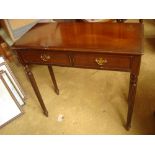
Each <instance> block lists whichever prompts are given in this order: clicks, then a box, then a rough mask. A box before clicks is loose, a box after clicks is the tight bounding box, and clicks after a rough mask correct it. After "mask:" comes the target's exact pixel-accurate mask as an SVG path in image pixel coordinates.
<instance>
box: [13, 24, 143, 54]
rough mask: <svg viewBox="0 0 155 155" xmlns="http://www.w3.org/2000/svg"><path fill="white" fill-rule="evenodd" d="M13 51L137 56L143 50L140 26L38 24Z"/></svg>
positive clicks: (16, 43) (14, 46)
mask: <svg viewBox="0 0 155 155" xmlns="http://www.w3.org/2000/svg"><path fill="white" fill-rule="evenodd" d="M12 48H13V49H47V50H55V51H59V50H63V51H81V52H82V51H84V52H87V51H88V52H95V51H97V52H105V53H118V54H119V53H123V54H138V55H139V54H142V51H143V49H142V48H143V25H142V24H140V23H101V22H99V23H88V22H79V23H78V22H66V23H49V24H37V25H36V26H34V27H33V28H32V29H31V30H30V31H28V32H27V33H26V34H25V35H23V36H22V37H21V38H20V39H19V40H17V41H16V42H15V43H14V45H13V46H12Z"/></svg>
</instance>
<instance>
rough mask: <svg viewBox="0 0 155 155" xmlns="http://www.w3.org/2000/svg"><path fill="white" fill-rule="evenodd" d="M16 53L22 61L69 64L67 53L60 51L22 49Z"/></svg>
mask: <svg viewBox="0 0 155 155" xmlns="http://www.w3.org/2000/svg"><path fill="white" fill-rule="evenodd" d="M18 54H19V55H20V57H21V58H22V60H23V62H24V63H32V64H52V65H60V66H71V64H70V59H69V57H68V55H67V54H64V53H60V52H53V51H39V50H34V51H28V50H24V51H20V52H19V53H18Z"/></svg>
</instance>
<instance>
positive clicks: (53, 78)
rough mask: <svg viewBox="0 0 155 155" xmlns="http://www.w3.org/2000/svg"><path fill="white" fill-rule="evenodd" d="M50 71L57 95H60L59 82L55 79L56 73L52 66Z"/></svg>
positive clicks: (49, 66) (49, 67) (49, 68)
mask: <svg viewBox="0 0 155 155" xmlns="http://www.w3.org/2000/svg"><path fill="white" fill-rule="evenodd" d="M48 70H49V72H50V75H51V79H52V81H53V84H54V90H55V92H56V94H57V95H59V89H58V86H57V82H56V79H55V76H54V72H53V69H52V66H51V65H48Z"/></svg>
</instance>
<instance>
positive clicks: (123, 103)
mask: <svg viewBox="0 0 155 155" xmlns="http://www.w3.org/2000/svg"><path fill="white" fill-rule="evenodd" d="M133 21H134V22H135V20H133ZM129 22H132V21H129ZM136 22H137V21H136ZM144 26H145V42H144V53H145V54H144V55H143V57H142V63H141V70H140V75H139V82H138V88H137V95H136V100H135V109H134V114H133V120H132V128H131V129H130V131H126V130H125V128H124V126H123V124H124V123H125V121H126V114H127V94H128V86H129V73H123V72H113V71H97V70H91V69H75V68H63V67H53V68H54V72H55V76H56V79H57V83H58V87H59V90H60V95H59V96H58V95H56V94H55V92H54V90H53V84H52V82H51V79H50V76H49V73H48V70H47V67H45V66H39V67H38V66H35V65H33V66H32V71H33V73H34V76H35V77H36V81H37V83H38V85H39V88H40V91H41V94H42V96H43V99H44V101H45V104H46V106H47V109H48V111H49V117H48V118H47V117H45V116H44V115H43V114H42V110H41V108H40V105H39V103H38V100H37V98H36V96H35V94H34V92H33V89H32V87H31V85H30V82H29V80H28V79H27V77H26V76H25V73H24V69H23V67H22V66H21V65H20V64H19V63H18V62H17V61H16V62H15V63H14V62H12V63H9V65H10V67H11V69H12V71H13V72H14V74H15V75H16V77H17V79H18V80H19V82H20V83H21V86H22V88H23V89H24V91H25V93H26V96H27V99H26V104H25V105H24V106H23V111H24V114H23V115H22V116H20V117H19V118H17V119H16V120H14V121H12V122H11V123H9V124H8V125H6V126H5V127H3V128H1V129H0V134H1V135H3V134H5V135H6V134H15V135H17V134H24V135H27V134H30V135H34V134H35V135H36V134H44V135H45V134H52V135H53V134H54V135H55V134H60V135H62V134H67V135H68V134H127V135H128V134H155V117H154V115H153V112H154V110H155V68H154V67H153V66H154V65H155V21H154V20H144Z"/></svg>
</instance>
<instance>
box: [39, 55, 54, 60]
mask: <svg viewBox="0 0 155 155" xmlns="http://www.w3.org/2000/svg"><path fill="white" fill-rule="evenodd" d="M50 58H51V57H50V56H49V55H47V54H41V56H40V59H41V60H42V61H48V60H49V59H50Z"/></svg>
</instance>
